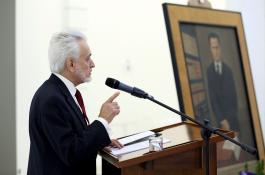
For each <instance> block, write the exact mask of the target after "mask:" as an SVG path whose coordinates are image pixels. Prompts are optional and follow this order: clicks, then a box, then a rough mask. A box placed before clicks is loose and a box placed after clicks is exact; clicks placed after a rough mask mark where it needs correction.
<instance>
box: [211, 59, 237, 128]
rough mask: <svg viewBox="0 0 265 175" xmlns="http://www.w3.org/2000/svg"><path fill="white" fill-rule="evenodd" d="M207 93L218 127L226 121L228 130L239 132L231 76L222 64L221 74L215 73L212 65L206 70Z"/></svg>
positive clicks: (226, 67) (234, 90)
mask: <svg viewBox="0 0 265 175" xmlns="http://www.w3.org/2000/svg"><path fill="white" fill-rule="evenodd" d="M207 79H208V91H209V98H210V102H211V106H212V110H213V113H214V116H215V117H216V122H217V125H218V127H221V125H220V122H221V121H222V120H224V119H227V121H228V122H229V125H230V129H231V130H234V131H238V130H239V124H238V105H237V96H236V89H235V84H234V78H233V74H232V72H231V70H230V68H229V67H228V66H227V65H226V64H225V63H224V62H222V74H219V73H217V72H216V71H215V67H214V63H211V64H210V66H209V67H208V69H207Z"/></svg>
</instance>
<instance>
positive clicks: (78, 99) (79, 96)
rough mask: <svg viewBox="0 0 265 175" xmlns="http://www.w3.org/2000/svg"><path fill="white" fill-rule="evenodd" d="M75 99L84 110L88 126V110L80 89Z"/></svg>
mask: <svg viewBox="0 0 265 175" xmlns="http://www.w3.org/2000/svg"><path fill="white" fill-rule="evenodd" d="M75 97H76V99H77V102H78V104H79V106H80V107H81V109H82V112H83V116H84V118H85V121H86V122H87V124H88V123H89V121H88V118H87V115H86V109H85V105H84V101H83V98H82V95H81V93H80V91H79V90H78V89H76V93H75Z"/></svg>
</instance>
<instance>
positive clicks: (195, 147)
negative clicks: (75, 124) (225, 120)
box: [100, 122, 234, 175]
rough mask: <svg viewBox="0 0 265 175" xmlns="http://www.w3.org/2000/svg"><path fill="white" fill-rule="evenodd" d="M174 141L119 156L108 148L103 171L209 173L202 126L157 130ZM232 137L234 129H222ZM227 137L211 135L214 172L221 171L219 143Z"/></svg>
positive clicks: (119, 174) (122, 174) (121, 174)
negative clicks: (205, 164) (205, 157)
mask: <svg viewBox="0 0 265 175" xmlns="http://www.w3.org/2000/svg"><path fill="white" fill-rule="evenodd" d="M153 131H154V132H156V133H160V134H162V137H163V138H166V139H169V140H170V142H169V143H166V144H164V145H163V147H164V149H163V150H162V151H159V152H149V149H148V148H147V149H142V150H138V151H135V152H132V153H128V154H124V155H121V156H119V157H115V156H113V155H111V154H109V153H107V152H104V151H102V152H100V155H101V156H102V175H203V174H204V173H205V168H204V158H203V148H204V141H203V139H202V137H201V134H200V131H201V128H200V127H199V126H197V125H195V124H191V123H186V122H182V123H179V124H175V125H171V126H167V127H162V128H158V129H154V130H153ZM220 131H222V132H223V133H225V134H226V135H228V136H229V137H234V132H232V131H224V130H220ZM220 141H223V138H222V137H220V136H218V135H212V136H211V138H210V174H211V175H216V174H217V165H216V163H217V160H216V158H217V157H216V153H217V152H216V144H217V143H218V142H220Z"/></svg>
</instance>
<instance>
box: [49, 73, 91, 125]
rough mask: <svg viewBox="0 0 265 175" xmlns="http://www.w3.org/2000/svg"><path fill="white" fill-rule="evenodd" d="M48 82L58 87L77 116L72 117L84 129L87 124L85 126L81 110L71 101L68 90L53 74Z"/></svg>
mask: <svg viewBox="0 0 265 175" xmlns="http://www.w3.org/2000/svg"><path fill="white" fill-rule="evenodd" d="M49 80H50V81H52V82H54V83H56V84H57V85H58V87H59V88H60V89H61V91H62V93H63V94H64V96H65V97H66V101H67V103H68V104H69V106H70V107H71V108H72V109H73V111H75V113H76V115H77V116H74V117H77V118H78V119H79V120H80V122H81V123H82V126H83V127H84V128H86V127H87V124H86V121H85V120H84V116H83V114H82V112H81V110H80V109H79V107H78V105H77V104H76V102H75V100H74V99H73V97H72V95H71V94H70V92H69V90H68V89H67V87H66V86H65V84H64V83H63V82H62V81H61V80H60V79H59V78H58V77H57V76H56V75H54V74H52V75H51V76H50V78H49Z"/></svg>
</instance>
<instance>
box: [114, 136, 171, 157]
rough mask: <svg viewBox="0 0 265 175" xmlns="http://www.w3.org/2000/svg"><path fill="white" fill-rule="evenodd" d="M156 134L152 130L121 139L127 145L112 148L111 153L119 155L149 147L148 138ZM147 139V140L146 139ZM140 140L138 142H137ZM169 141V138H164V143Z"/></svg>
mask: <svg viewBox="0 0 265 175" xmlns="http://www.w3.org/2000/svg"><path fill="white" fill-rule="evenodd" d="M153 135H155V133H154V132H152V131H146V132H142V133H139V134H135V135H132V136H129V137H125V138H122V139H119V142H120V143H122V144H123V145H125V146H124V147H123V148H121V149H119V148H111V154H113V155H115V156H119V155H122V154H127V153H130V152H134V151H138V150H141V149H145V148H148V147H149V141H148V138H149V137H150V136H153ZM144 139H145V140H144ZM137 141H138V142H137ZM167 142H169V140H168V139H165V138H163V143H167Z"/></svg>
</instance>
